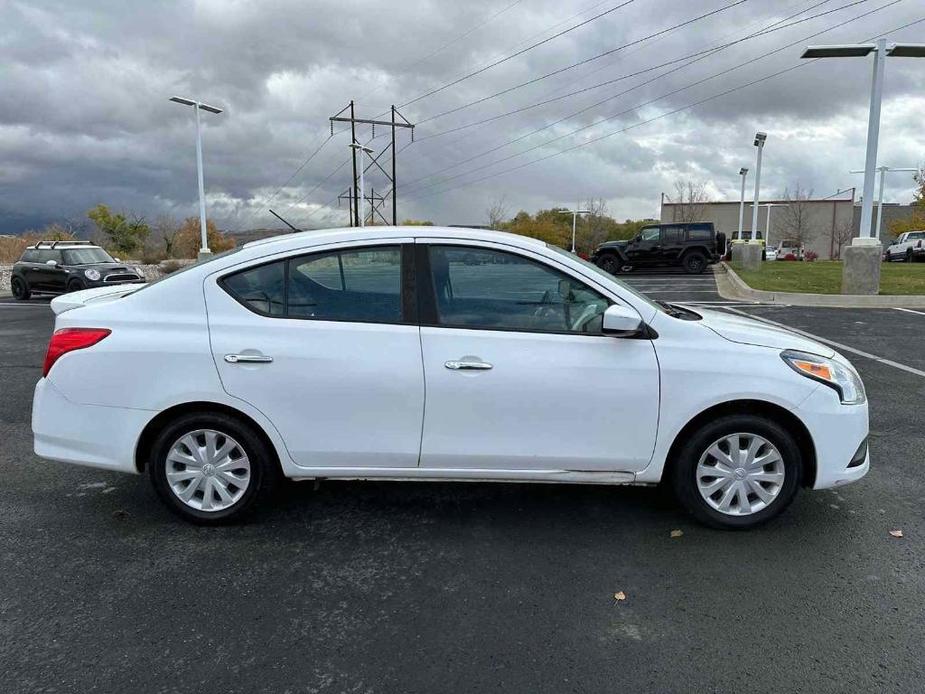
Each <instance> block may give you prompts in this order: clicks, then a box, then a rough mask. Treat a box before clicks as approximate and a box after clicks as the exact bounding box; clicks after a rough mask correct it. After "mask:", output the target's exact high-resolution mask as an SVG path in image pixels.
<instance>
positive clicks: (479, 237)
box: [244, 226, 546, 250]
mask: <svg viewBox="0 0 925 694" xmlns="http://www.w3.org/2000/svg"><path fill="white" fill-rule="evenodd" d="M408 237H413V238H422V239H425V238H432V239H433V238H436V239H460V240H471V241H495V242H497V243H505V244H509V245H514V246H521V247H524V248H530V247H537V246H539V247H545V246H546V244H545V243H544V242H543V241H540V240H539V239H534V238H531V237H529V236H521V235H519V234H511V233H509V232H506V231H492V230H489V229H471V228H467V227H438V226H394V227H393V226H388V227H386V226H381V227H380V226H377V227H363V228H360V227H340V228H336V229H317V230H312V231H298V232H293V233H291V234H283V235H281V236H271V237H269V238H265V239H258V240H257V241H250V242H248V243H245V244H244V248H260V249H261V250H276V248H274V246H276V247H278V249H279V250H285V249H286V248H287V247H289V246H293V247H303V246H305V245H306V243H305V242H306V241H311V243H310V244H309V245H316V244H317V245H321V244H325V243H336V242H337V241H363V240H372V239H390V238H408Z"/></svg>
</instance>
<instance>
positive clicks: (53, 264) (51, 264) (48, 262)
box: [45, 260, 58, 267]
mask: <svg viewBox="0 0 925 694" xmlns="http://www.w3.org/2000/svg"><path fill="white" fill-rule="evenodd" d="M45 264H46V265H50V266H51V267H55V266H56V265H57V264H58V261H57V260H46V261H45Z"/></svg>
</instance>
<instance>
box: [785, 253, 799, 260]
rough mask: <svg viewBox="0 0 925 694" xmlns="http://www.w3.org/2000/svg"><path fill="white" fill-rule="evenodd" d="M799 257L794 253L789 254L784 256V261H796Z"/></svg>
mask: <svg viewBox="0 0 925 694" xmlns="http://www.w3.org/2000/svg"><path fill="white" fill-rule="evenodd" d="M796 259H797V257H796V256H795V255H794V254H793V253H788V254H787V255H785V256H784V260H796Z"/></svg>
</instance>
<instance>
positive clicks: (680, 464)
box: [670, 415, 803, 529]
mask: <svg viewBox="0 0 925 694" xmlns="http://www.w3.org/2000/svg"><path fill="white" fill-rule="evenodd" d="M672 462H673V467H672V469H671V471H670V472H671V482H672V484H673V486H674V490H675V494H676V495H677V497H678V500H679V501H680V502H681V503H682V504H683V505H684V507H685V508H687V510H688V511H690V512H691V514H692V515H693V516H694V517H695V518H697V519H698V520H699V521H701V522H702V523H705V524H707V525H710V526H713V527H715V528H724V529H744V528H751V527H754V526H756V525H760V524H761V523H764V522H766V521H768V520H770V519H771V518H774V517H775V516H777V515H778V514H780V513H781V512H782V511H783V510H784V509H785V508H787V506H789V505H790V502H791V501H793V498H794V496H795V495H796V493H797V490H798V489H799V486H800V479H801V475H802V464H803V463H802V460H801V456H800V449H799V446H797V443H796V441H795V440H794V438H793V436H792V435H791V434H790V432H789V431H787V429H785V428H784V427H782V426H781V425H779V424H778V423H777V422H775V421H773V420H771V419H767V418H765V417H761V416H757V415H729V416H725V417H720V418H719V419H717V420H715V421H713V422H710V423H709V424H707V425H705V426H703V427H702V428H701V429H700V430H698V431H696V432H694V434H693V435H692V436H690V437H689V438H688V440H687V441H686V443H685V444H684V445H683V446H682V447H681V449H680V451H679V453H678V455H677V456H676V458H675V460H674V461H672Z"/></svg>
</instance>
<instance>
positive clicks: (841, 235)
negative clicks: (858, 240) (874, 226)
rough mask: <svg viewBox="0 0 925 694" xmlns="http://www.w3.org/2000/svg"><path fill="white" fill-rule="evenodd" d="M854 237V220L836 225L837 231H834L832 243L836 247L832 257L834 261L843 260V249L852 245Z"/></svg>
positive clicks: (847, 220)
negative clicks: (849, 244)
mask: <svg viewBox="0 0 925 694" xmlns="http://www.w3.org/2000/svg"><path fill="white" fill-rule="evenodd" d="M852 237H854V221H853V220H851V219H845V220H842V221H841V222H839V223H838V224H836V225H835V229H834V230H833V231H832V241H833V244H834V246H835V249H834V250H835V252H834V253H833V255H832V260H837V259H838V258H841V249H842V247H843V246H846V245H847V244H848V243H850V242H851V239H852Z"/></svg>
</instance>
